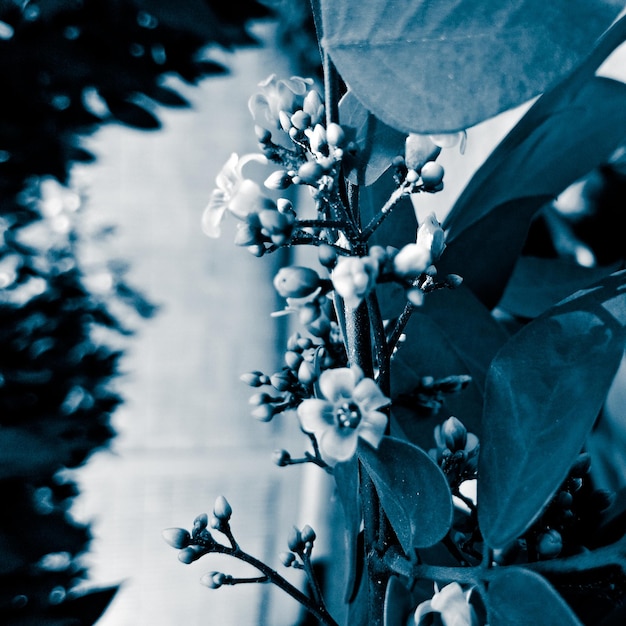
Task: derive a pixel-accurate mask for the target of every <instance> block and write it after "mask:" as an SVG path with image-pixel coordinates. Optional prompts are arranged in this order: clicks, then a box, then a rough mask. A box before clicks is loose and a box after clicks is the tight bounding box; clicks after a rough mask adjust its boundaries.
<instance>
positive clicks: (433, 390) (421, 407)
mask: <svg viewBox="0 0 626 626" xmlns="http://www.w3.org/2000/svg"><path fill="white" fill-rule="evenodd" d="M471 380H472V377H471V376H469V375H467V374H456V375H453V376H445V377H444V378H437V379H436V378H434V377H433V376H423V377H422V378H421V379H420V381H419V383H418V384H417V385H416V387H415V388H414V389H413V390H412V391H411V393H408V394H403V395H401V396H400V397H399V398H398V399H397V401H396V402H398V403H400V404H406V405H407V406H410V407H411V408H412V409H414V410H417V411H418V412H419V414H420V415H424V416H431V415H437V413H439V411H440V410H441V407H442V406H443V403H444V401H445V398H446V396H448V395H451V394H454V393H459V392H460V391H463V389H465V388H466V387H467V386H468V385H469V384H470V382H471Z"/></svg>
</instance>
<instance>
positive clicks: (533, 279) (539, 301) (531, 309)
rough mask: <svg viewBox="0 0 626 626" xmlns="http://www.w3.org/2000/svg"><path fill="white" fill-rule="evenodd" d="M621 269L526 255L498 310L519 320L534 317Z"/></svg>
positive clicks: (520, 262)
mask: <svg viewBox="0 0 626 626" xmlns="http://www.w3.org/2000/svg"><path fill="white" fill-rule="evenodd" d="M617 269H619V268H618V267H617V266H615V265H613V266H611V267H583V266H582V265H578V263H574V262H572V261H566V260H564V259H546V258H539V257H530V256H522V257H520V258H519V259H518V261H517V264H516V265H515V268H514V270H513V274H512V276H511V279H510V281H509V283H508V285H507V287H506V289H505V291H504V295H503V296H502V299H501V300H500V302H499V303H498V307H499V308H501V309H503V310H505V311H507V312H508V313H510V314H512V315H515V316H518V317H524V318H534V317H537V316H538V315H541V313H543V312H544V311H546V310H547V309H549V308H550V307H551V306H554V305H555V304H557V303H558V302H559V301H560V300H562V299H563V298H565V297H567V296H568V295H569V294H571V293H574V292H575V291H578V290H579V289H583V288H584V287H587V286H588V285H590V284H592V283H594V282H596V281H598V280H600V279H601V278H603V277H605V276H608V275H609V274H611V273H612V272H615V271H616V270H617Z"/></svg>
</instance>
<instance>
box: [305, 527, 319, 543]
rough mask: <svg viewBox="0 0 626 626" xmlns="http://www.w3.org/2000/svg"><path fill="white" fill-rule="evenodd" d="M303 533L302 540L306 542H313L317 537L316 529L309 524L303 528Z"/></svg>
mask: <svg viewBox="0 0 626 626" xmlns="http://www.w3.org/2000/svg"><path fill="white" fill-rule="evenodd" d="M301 535H302V541H304V542H305V543H313V542H314V541H315V537H316V536H317V535H316V534H315V531H314V530H313V529H312V528H311V527H310V526H309V525H308V524H307V525H306V526H304V528H303V529H302V532H301Z"/></svg>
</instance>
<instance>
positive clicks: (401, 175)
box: [393, 131, 466, 193]
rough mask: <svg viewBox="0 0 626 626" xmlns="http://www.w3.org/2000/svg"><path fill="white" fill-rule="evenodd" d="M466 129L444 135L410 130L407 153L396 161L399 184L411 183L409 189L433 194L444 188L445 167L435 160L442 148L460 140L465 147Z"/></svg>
mask: <svg viewBox="0 0 626 626" xmlns="http://www.w3.org/2000/svg"><path fill="white" fill-rule="evenodd" d="M465 141H466V134H465V132H464V131H463V132H459V133H448V134H443V135H419V134H416V133H410V134H409V135H408V136H407V138H406V141H405V148H404V156H403V157H402V156H401V157H397V158H396V159H395V160H394V162H393V165H394V168H395V170H396V179H397V181H398V183H401V182H405V183H408V184H409V185H410V191H411V192H416V191H426V192H429V193H434V192H437V191H441V190H442V189H443V175H444V169H443V166H442V165H441V164H439V163H437V162H436V159H437V157H438V156H439V154H440V153H441V149H442V148H451V147H453V146H455V145H457V144H459V143H460V150H461V152H463V151H464V150H465Z"/></svg>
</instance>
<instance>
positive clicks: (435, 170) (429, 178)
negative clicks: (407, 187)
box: [420, 161, 444, 188]
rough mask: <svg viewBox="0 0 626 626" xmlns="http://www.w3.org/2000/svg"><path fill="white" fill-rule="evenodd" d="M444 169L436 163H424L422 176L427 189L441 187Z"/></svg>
mask: <svg viewBox="0 0 626 626" xmlns="http://www.w3.org/2000/svg"><path fill="white" fill-rule="evenodd" d="M443 174H444V171H443V167H442V166H441V165H440V164H439V163H435V161H428V162H427V163H424V165H423V167H422V170H421V172H420V175H421V177H422V182H423V183H424V186H425V187H429V188H433V187H436V186H437V185H439V184H440V183H441V182H442V180H443Z"/></svg>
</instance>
